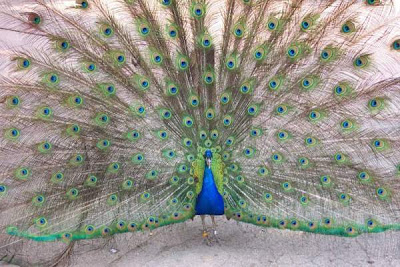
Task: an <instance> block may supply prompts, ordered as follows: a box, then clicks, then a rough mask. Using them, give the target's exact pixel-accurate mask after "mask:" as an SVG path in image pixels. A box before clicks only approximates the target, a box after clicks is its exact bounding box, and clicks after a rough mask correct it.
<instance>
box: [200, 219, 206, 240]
mask: <svg viewBox="0 0 400 267" xmlns="http://www.w3.org/2000/svg"><path fill="white" fill-rule="evenodd" d="M205 217H206V216H205V215H200V218H201V224H202V225H203V237H204V238H206V237H208V233H207V227H206V221H205Z"/></svg>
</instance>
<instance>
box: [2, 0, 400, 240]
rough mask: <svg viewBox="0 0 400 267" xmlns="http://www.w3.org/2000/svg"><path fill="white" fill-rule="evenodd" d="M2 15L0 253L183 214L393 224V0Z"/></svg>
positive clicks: (129, 2) (325, 224)
mask: <svg viewBox="0 0 400 267" xmlns="http://www.w3.org/2000/svg"><path fill="white" fill-rule="evenodd" d="M1 12H2V13H1V22H2V23H3V24H5V30H7V31H8V32H10V33H9V34H14V35H17V36H21V37H24V38H26V39H24V45H22V46H19V47H15V46H11V45H10V44H8V45H6V44H4V45H3V50H4V51H5V54H6V56H7V58H8V59H9V61H7V62H9V64H7V65H5V66H3V73H2V74H1V76H0V77H1V78H0V79H1V82H0V125H1V126H0V127H1V136H0V166H1V172H0V214H1V215H0V231H1V232H2V235H1V243H0V247H4V246H7V245H8V244H12V243H13V242H26V241H23V240H26V239H32V240H35V241H64V242H67V243H69V242H72V241H75V240H79V239H91V238H97V237H107V236H111V235H114V234H118V233H124V232H128V231H131V232H135V231H152V230H153V229H155V228H158V227H161V226H165V225H168V224H172V223H178V222H183V221H186V220H188V219H190V218H193V217H194V216H195V215H196V214H200V215H205V214H210V215H220V214H224V215H225V216H226V217H227V218H228V219H234V220H237V221H242V222H247V223H252V224H256V225H259V226H263V227H276V228H281V229H291V230H299V231H306V232H312V233H318V234H328V235H340V236H348V237H350V236H357V235H359V234H362V233H376V232H382V231H385V230H390V229H393V230H398V229H400V211H399V209H398V207H399V205H400V198H399V190H400V188H399V179H400V165H399V163H400V150H399V146H400V116H399V115H400V106H399V103H400V101H399V100H400V74H399V71H398V69H399V67H400V54H399V51H400V31H399V30H398V29H399V26H400V23H399V20H398V16H396V14H395V13H396V9H395V6H394V4H393V3H392V2H390V1H386V0H365V1H359V0H319V1H311V0H287V1H278V0H221V1H217V0H152V1H149V0H125V1H122V0H115V1H108V0H107V1H106V0H88V1H86V0H76V1H75V0H74V1H63V0H51V1H45V0H36V1H24V3H23V4H18V3H17V2H11V1H10V2H8V3H7V4H4V5H3V6H2V11H1ZM3 54H4V53H3ZM3 58H4V57H3ZM3 62H4V61H3ZM214 230H215V229H214ZM205 235H206V233H205Z"/></svg>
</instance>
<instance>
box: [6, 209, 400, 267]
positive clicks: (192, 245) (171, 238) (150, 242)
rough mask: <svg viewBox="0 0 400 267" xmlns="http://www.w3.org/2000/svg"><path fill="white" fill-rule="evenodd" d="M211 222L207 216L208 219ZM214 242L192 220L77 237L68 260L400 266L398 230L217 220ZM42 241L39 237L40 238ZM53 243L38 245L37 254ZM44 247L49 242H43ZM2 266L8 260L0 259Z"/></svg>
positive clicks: (116, 263)
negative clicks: (296, 228) (332, 231)
mask: <svg viewBox="0 0 400 267" xmlns="http://www.w3.org/2000/svg"><path fill="white" fill-rule="evenodd" d="M207 222H208V223H209V224H210V221H207ZM217 223H218V242H217V241H216V240H215V239H214V238H210V244H207V242H206V241H205V240H204V238H203V237H202V235H201V233H202V226H201V221H200V218H199V217H198V216H197V217H196V218H195V220H194V221H193V222H191V221H190V222H186V223H182V224H178V225H171V226H167V227H165V228H161V229H157V230H155V231H153V232H152V234H151V235H150V234H149V233H134V234H131V233H128V234H121V235H118V236H117V238H116V239H114V240H112V241H108V242H105V240H103V239H98V240H93V241H83V242H79V243H78V244H77V245H76V246H75V248H74V251H73V253H72V256H71V258H70V260H69V262H68V263H67V264H68V265H69V266H400V253H399V252H400V250H399V249H400V248H399V242H400V232H387V233H381V234H370V235H361V236H359V237H355V238H343V237H333V236H322V235H315V234H308V233H300V232H293V231H289V230H276V229H267V228H261V227H258V226H253V225H248V224H244V223H237V222H235V221H227V220H226V219H225V218H224V217H220V218H218V220H217ZM41 244H43V243H41ZM55 245H56V244H47V245H43V246H42V245H41V246H42V249H40V250H38V251H37V252H36V253H38V254H35V255H36V256H38V257H40V256H43V255H40V253H45V254H46V253H49V249H50V251H51V249H52V248H51V247H54V246H55ZM46 247H47V248H46ZM0 266H7V265H5V264H3V265H2V264H0Z"/></svg>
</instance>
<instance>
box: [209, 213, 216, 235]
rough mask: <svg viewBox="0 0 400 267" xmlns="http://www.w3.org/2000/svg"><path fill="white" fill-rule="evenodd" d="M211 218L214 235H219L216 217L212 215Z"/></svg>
mask: <svg viewBox="0 0 400 267" xmlns="http://www.w3.org/2000/svg"><path fill="white" fill-rule="evenodd" d="M210 217H211V221H212V225H213V230H214V235H217V223H216V222H215V217H214V216H213V215H210Z"/></svg>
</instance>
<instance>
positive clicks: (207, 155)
mask: <svg viewBox="0 0 400 267" xmlns="http://www.w3.org/2000/svg"><path fill="white" fill-rule="evenodd" d="M204 157H205V158H206V164H207V166H208V167H210V166H211V158H212V152H211V150H209V149H208V150H206V152H205V153H204Z"/></svg>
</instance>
